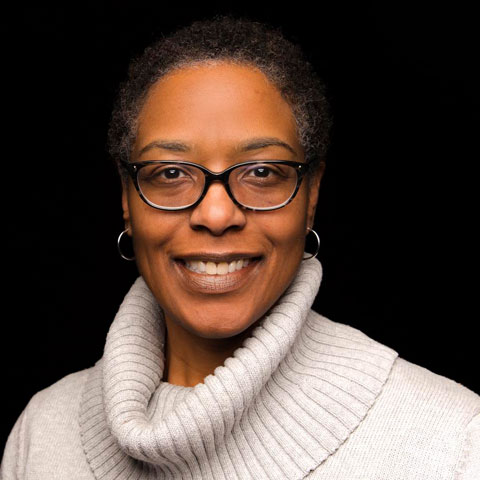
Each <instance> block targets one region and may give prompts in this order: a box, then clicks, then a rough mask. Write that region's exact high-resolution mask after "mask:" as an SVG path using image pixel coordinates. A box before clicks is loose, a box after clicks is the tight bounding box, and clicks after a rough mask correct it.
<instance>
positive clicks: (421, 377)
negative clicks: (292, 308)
mask: <svg viewBox="0 0 480 480" xmlns="http://www.w3.org/2000/svg"><path fill="white" fill-rule="evenodd" d="M309 322H310V323H311V324H312V325H314V326H315V328H317V329H318V330H321V331H322V332H323V334H324V335H327V336H330V337H331V338H332V339H334V340H330V341H329V343H330V344H331V343H334V342H335V344H337V345H338V344H340V343H339V342H340V340H338V339H342V340H341V342H342V345H345V346H348V348H351V349H352V350H355V351H356V355H357V354H359V352H360V351H361V353H362V356H363V357H362V358H365V355H366V352H371V353H370V356H369V357H368V361H369V362H370V363H372V364H376V365H379V364H380V363H381V362H382V361H383V357H385V356H386V355H388V352H390V354H391V352H393V350H391V349H390V348H389V347H386V346H383V345H381V344H379V343H378V342H376V341H375V340H372V339H371V338H369V337H368V336H367V335H365V334H364V333H362V332H360V331H359V330H357V329H355V328H353V327H350V326H348V325H343V324H340V323H336V322H332V321H331V320H328V319H327V318H325V317H323V316H322V315H319V314H317V313H315V312H313V313H312V314H311V315H310V316H309ZM336 457H337V459H336V460H335V461H337V462H340V463H341V464H342V465H343V467H342V468H347V467H346V465H349V462H352V459H354V460H355V462H357V463H355V464H352V469H353V468H354V467H355V466H357V467H358V462H359V459H360V458H361V459H363V460H364V462H365V465H364V469H366V470H365V471H368V468H374V469H375V474H376V475H378V478H405V479H407V478H408V479H410V478H418V477H417V476H416V475H417V473H418V471H419V470H421V471H422V472H423V474H424V478H428V479H430V478H435V479H440V478H442V479H443V478H445V479H447V478H448V479H451V478H456V479H462V480H463V479H465V480H466V479H468V480H470V479H472V480H473V479H474V478H475V479H476V478H479V477H478V475H479V473H480V396H479V395H477V394H476V393H475V392H472V391H471V390H469V389H468V388H466V387H465V386H463V385H461V384H459V383H457V382H455V381H454V380H451V379H449V378H446V377H444V376H441V375H438V374H436V373H434V372H431V371H430V370H428V369H426V368H423V367H421V366H419V365H415V364H413V363H411V362H409V361H407V360H405V359H403V358H401V357H399V356H398V355H396V354H395V355H394V356H393V360H392V362H391V364H390V367H389V373H388V375H387V377H386V379H385V382H384V384H383V386H382V388H381V390H380V392H379V394H378V396H377V398H376V400H375V402H374V403H373V405H372V406H371V408H370V410H369V412H368V414H367V415H366V417H365V418H364V420H363V421H362V422H361V424H360V425H359V426H358V428H357V429H356V431H355V432H354V433H353V434H352V435H351V437H350V439H349V440H348V441H347V442H346V444H345V446H344V447H343V448H341V449H340V451H339V453H338V455H336ZM392 458H395V461H394V462H393V463H392V461H391V460H392ZM335 461H334V460H333V459H332V460H331V461H330V467H332V468H336V466H337V464H336V463H335ZM372 466H373V467H372ZM331 478H336V477H335V476H334V475H333V476H332V477H331ZM355 478H356V477H355ZM422 478H423V477H422Z"/></svg>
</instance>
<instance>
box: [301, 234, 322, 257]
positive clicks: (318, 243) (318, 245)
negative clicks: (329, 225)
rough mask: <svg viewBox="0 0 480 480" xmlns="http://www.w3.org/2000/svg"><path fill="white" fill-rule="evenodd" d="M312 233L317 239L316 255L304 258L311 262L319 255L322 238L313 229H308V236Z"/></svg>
mask: <svg viewBox="0 0 480 480" xmlns="http://www.w3.org/2000/svg"><path fill="white" fill-rule="evenodd" d="M310 232H312V233H313V234H314V235H315V237H316V239H317V249H316V250H315V253H313V254H311V255H310V256H309V257H303V259H302V260H310V259H311V258H315V257H316V256H317V255H318V252H319V250H320V237H319V236H318V233H317V232H316V231H315V230H314V229H313V228H310V227H309V228H308V230H307V235H308V234H309V233H310Z"/></svg>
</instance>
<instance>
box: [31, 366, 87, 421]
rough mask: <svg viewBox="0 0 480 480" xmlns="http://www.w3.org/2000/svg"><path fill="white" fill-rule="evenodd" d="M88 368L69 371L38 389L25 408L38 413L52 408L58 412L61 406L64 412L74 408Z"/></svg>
mask: <svg viewBox="0 0 480 480" xmlns="http://www.w3.org/2000/svg"><path fill="white" fill-rule="evenodd" d="M90 370H91V368H87V369H85V370H80V371H78V372H75V373H71V374H69V375H67V376H65V377H63V378H62V379H60V380H58V381H57V382H55V383H54V384H52V385H50V386H49V387H47V388H45V389H43V390H40V391H39V392H37V393H36V394H35V395H34V396H33V397H32V398H31V399H30V402H29V403H28V405H27V410H31V411H33V412H35V413H36V414H39V413H45V412H48V411H51V410H52V409H54V410H56V411H57V412H58V411H59V410H58V407H62V408H61V410H60V411H63V412H65V413H66V412H68V411H69V410H71V409H72V408H73V409H75V406H76V405H78V402H79V400H80V396H81V394H82V389H83V386H84V384H85V381H86V379H87V376H88V374H89V372H90Z"/></svg>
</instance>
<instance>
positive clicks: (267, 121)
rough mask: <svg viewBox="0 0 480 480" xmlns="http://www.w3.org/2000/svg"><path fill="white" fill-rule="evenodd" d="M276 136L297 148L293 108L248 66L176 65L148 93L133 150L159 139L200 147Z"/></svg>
mask: <svg viewBox="0 0 480 480" xmlns="http://www.w3.org/2000/svg"><path fill="white" fill-rule="evenodd" d="M250 137H275V138H280V140H283V141H285V142H286V143H289V144H290V145H292V144H293V145H294V148H298V149H300V145H299V143H298V139H297V133H296V123H295V118H294V116H293V112H292V110H291V108H290V106H289V105H288V103H287V102H286V101H285V100H284V98H283V97H282V95H281V93H280V92H279V90H278V89H277V88H276V87H275V86H274V85H273V84H272V83H271V82H270V81H269V80H268V79H267V77H266V76H265V75H264V74H263V73H262V72H260V71H259V70H258V69H255V68H254V67H251V66H246V65H238V64H233V63H226V62H222V63H214V64H205V63H203V64H198V65H192V66H188V67H183V68H180V69H177V70H175V71H173V72H171V73H169V74H168V75H166V76H165V77H163V78H162V79H160V80H159V81H158V82H157V83H156V84H155V85H154V86H153V87H152V88H151V89H150V91H149V94H148V96H147V99H146V101H145V103H144V105H143V107H142V109H141V111H140V115H139V122H138V135H137V142H136V146H135V150H137V151H138V150H141V148H142V146H144V145H146V144H148V143H150V142H153V141H156V140H157V139H159V138H160V139H167V140H181V141H183V142H185V143H188V144H191V145H194V147H195V148H197V149H198V150H202V149H208V148H211V147H214V148H217V149H218V148H227V147H229V148H231V147H232V146H233V145H234V144H236V143H242V142H244V141H245V140H247V139H248V138H250Z"/></svg>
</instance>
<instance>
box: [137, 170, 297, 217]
mask: <svg viewBox="0 0 480 480" xmlns="http://www.w3.org/2000/svg"><path fill="white" fill-rule="evenodd" d="M228 183H229V187H230V191H231V193H232V195H233V196H234V198H235V199H236V200H237V202H239V203H240V204H241V205H243V206H245V207H251V208H272V207H276V206H279V205H282V204H283V203H285V202H287V201H288V200H289V199H290V197H291V196H292V195H293V193H294V192H295V187H296V185H297V172H296V169H295V168H294V167H292V166H290V165H285V164H275V163H269V164H253V165H244V166H239V167H237V168H235V169H233V170H232V171H231V172H230V176H229V181H228ZM138 185H139V188H140V190H141V192H142V194H143V195H144V197H145V198H146V199H147V200H148V201H149V202H150V203H153V204H154V205H157V206H158V207H165V208H181V207H187V206H189V205H192V204H194V203H195V202H196V201H197V200H198V199H199V198H200V196H201V195H202V193H203V190H204V186H205V175H204V173H203V171H202V170H200V169H199V168H197V167H194V166H192V165H178V164H151V165H146V166H145V167H143V168H142V169H140V170H139V172H138Z"/></svg>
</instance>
